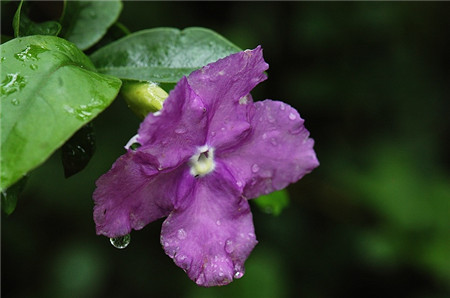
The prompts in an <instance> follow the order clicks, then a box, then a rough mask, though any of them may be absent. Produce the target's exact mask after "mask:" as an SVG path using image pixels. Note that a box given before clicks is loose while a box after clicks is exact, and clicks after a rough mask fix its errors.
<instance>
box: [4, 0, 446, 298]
mask: <svg viewBox="0 0 450 298" xmlns="http://www.w3.org/2000/svg"><path fill="white" fill-rule="evenodd" d="M120 21H121V22H122V23H123V24H124V25H125V26H127V27H128V28H129V29H130V30H131V31H132V32H134V31H137V30H141V29H147V28H153V27H161V26H166V27H177V28H180V29H182V28H185V27H190V26H203V27H208V28H211V29H213V30H215V31H217V32H218V33H220V34H221V35H223V36H225V37H226V38H227V39H229V40H230V41H232V42H233V43H235V44H236V45H238V46H239V47H241V48H242V49H246V48H255V47H256V46H257V45H262V47H263V49H264V56H265V60H266V61H267V62H268V63H269V65H270V68H269V70H268V75H269V79H268V80H267V81H265V82H263V83H262V84H261V85H260V86H258V87H257V88H256V89H255V91H254V92H253V97H254V98H255V100H262V99H266V98H270V99H275V100H282V101H285V102H287V103H289V104H290V105H292V106H294V107H295V108H296V109H297V110H298V111H299V112H300V114H301V116H302V117H303V118H304V119H305V120H306V122H305V125H306V127H307V128H308V129H309V130H310V132H311V136H312V138H314V140H315V141H316V144H315V150H316V153H317V156H318V158H319V161H320V162H321V165H320V167H319V168H317V169H316V170H314V171H313V172H312V173H311V174H309V175H307V176H306V177H305V178H304V179H302V180H301V181H299V182H298V183H296V184H295V185H291V186H289V188H288V191H289V193H290V195H291V203H290V206H289V207H288V208H287V209H285V210H284V211H283V212H282V213H281V215H279V216H272V215H269V214H265V213H263V212H262V211H260V210H259V209H257V208H256V206H253V214H254V223H255V229H256V234H257V237H258V239H259V244H258V245H257V246H256V248H255V250H254V251H253V253H252V254H251V256H250V258H249V259H248V261H247V263H246V268H247V270H246V274H245V275H244V277H243V278H242V279H240V280H237V281H235V282H233V283H232V284H231V285H229V286H225V287H221V288H211V289H204V288H199V287H197V286H196V285H195V284H194V283H193V282H192V281H190V280H189V279H188V277H187V276H186V274H185V273H184V272H183V270H181V269H180V268H178V267H177V266H175V264H173V262H172V260H171V259H170V258H169V257H167V256H166V255H165V253H164V251H163V249H162V248H161V245H160V243H159V233H160V228H161V222H162V221H157V222H154V223H152V224H150V225H148V226H147V227H145V228H144V229H143V230H141V231H138V232H136V231H135V232H133V233H132V240H131V244H130V245H129V247H128V248H126V249H124V250H118V249H115V248H114V247H112V246H111V245H110V243H109V240H108V239H107V238H105V237H100V236H96V234H95V226H94V222H93V220H92V208H93V202H92V199H91V195H92V192H93V190H94V187H95V186H94V183H95V180H96V179H97V178H98V177H99V176H100V175H101V174H103V173H104V172H106V171H107V170H108V169H109V168H110V167H111V164H112V163H113V162H114V161H115V159H116V158H117V157H118V156H119V155H121V154H123V153H124V150H123V147H122V146H123V145H124V144H125V143H126V142H127V141H128V139H129V138H130V137H131V136H133V135H134V134H135V133H136V131H137V128H138V125H139V120H138V118H137V117H135V116H134V114H133V113H132V112H131V111H130V110H128V109H127V107H126V104H125V103H124V101H123V99H122V98H120V97H119V98H118V99H117V100H116V101H115V102H114V103H113V104H112V106H111V107H110V108H109V109H107V110H106V111H105V112H104V113H102V114H101V115H100V116H99V117H98V118H97V119H96V120H94V125H95V132H96V135H97V151H96V154H95V155H94V157H93V159H92V160H91V162H90V163H89V165H88V167H87V168H86V169H85V170H84V171H82V172H80V173H78V174H76V175H75V176H73V177H71V178H69V179H65V178H63V169H62V166H61V161H60V154H61V153H60V152H59V151H57V152H56V153H55V154H54V155H53V156H52V157H51V158H50V160H49V161H48V162H46V163H45V164H44V165H43V166H42V167H40V168H38V169H36V170H35V171H33V172H32V173H31V175H30V178H29V181H28V185H27V188H26V190H25V192H24V194H23V195H22V196H21V197H20V199H19V202H18V206H17V209H16V211H15V212H14V213H13V214H12V215H10V216H9V217H6V216H2V219H1V221H2V239H1V240H2V243H1V250H2V255H1V257H2V259H1V261H2V268H1V269H2V272H1V274H2V280H1V282H2V295H3V297H195V298H197V297H449V296H450V234H449V231H450V216H449V214H450V212H449V211H450V208H449V206H450V204H449V201H450V156H449V152H450V146H449V143H450V142H449V140H450V117H449V112H450V98H449V95H450V88H449V86H450V85H449V82H450V70H449V67H448V65H450V63H449V62H450V61H449V60H450V58H449V53H450V51H449V50H450V33H449V28H450V3H445V2H435V3H427V2H410V3H403V2H395V3H387V2H343V3H334V2H315V3H313V2H131V1H127V2H124V7H123V12H122V15H121V17H120ZM10 26H11V25H10V22H9V23H8V22H6V19H4V17H3V15H2V32H4V31H5V32H6V31H7V30H10V29H8V27H10Z"/></svg>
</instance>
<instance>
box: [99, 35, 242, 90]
mask: <svg viewBox="0 0 450 298" xmlns="http://www.w3.org/2000/svg"><path fill="white" fill-rule="evenodd" d="M238 51H240V49H239V48H238V47H237V46H235V45H234V44H232V43H231V42H229V41H228V40H226V39H225V38H224V37H222V36H220V35H219V34H217V33H216V32H214V31H211V30H209V29H205V28H187V29H184V30H182V31H180V30H178V29H175V28H156V29H150V30H143V31H139V32H136V33H133V34H130V35H128V36H126V37H124V38H121V39H119V40H117V41H115V42H113V43H111V44H109V45H107V46H105V47H103V48H101V49H99V50H98V51H96V52H94V53H93V54H92V55H91V59H92V61H93V62H94V64H95V66H96V67H97V69H98V71H99V72H102V73H105V74H110V75H114V76H116V77H119V78H121V79H129V80H140V81H151V82H157V83H176V82H178V80H180V79H181V78H182V77H183V76H184V75H188V74H189V73H191V72H192V71H194V70H196V69H198V68H200V67H202V66H204V65H206V64H208V63H211V62H214V61H216V60H218V59H220V58H223V57H226V56H228V55H230V54H232V53H235V52H238Z"/></svg>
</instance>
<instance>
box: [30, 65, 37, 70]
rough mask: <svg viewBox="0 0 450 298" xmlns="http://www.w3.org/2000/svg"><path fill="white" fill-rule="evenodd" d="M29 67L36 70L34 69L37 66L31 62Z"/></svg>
mask: <svg viewBox="0 0 450 298" xmlns="http://www.w3.org/2000/svg"><path fill="white" fill-rule="evenodd" d="M30 68H31V70H36V69H38V66H37V65H36V64H31V65H30Z"/></svg>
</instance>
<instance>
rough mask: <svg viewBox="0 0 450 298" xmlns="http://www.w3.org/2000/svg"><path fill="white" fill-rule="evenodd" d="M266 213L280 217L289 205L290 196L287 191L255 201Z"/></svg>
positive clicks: (274, 193)
mask: <svg viewBox="0 0 450 298" xmlns="http://www.w3.org/2000/svg"><path fill="white" fill-rule="evenodd" d="M253 201H254V202H255V204H256V205H257V206H258V207H259V208H261V210H263V211H264V212H266V213H269V214H273V215H279V214H280V213H281V211H282V210H283V209H284V208H286V207H287V206H288V205H289V194H288V192H287V190H286V189H282V190H279V191H275V192H272V193H270V194H268V195H264V196H260V197H258V198H257V199H255V200H253Z"/></svg>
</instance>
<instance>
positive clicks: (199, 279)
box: [195, 273, 205, 286]
mask: <svg viewBox="0 0 450 298" xmlns="http://www.w3.org/2000/svg"><path fill="white" fill-rule="evenodd" d="M195 283H196V284H198V285H199V286H201V285H203V284H204V283H205V274H204V273H201V274H200V275H199V276H198V277H197V279H196V280H195Z"/></svg>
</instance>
